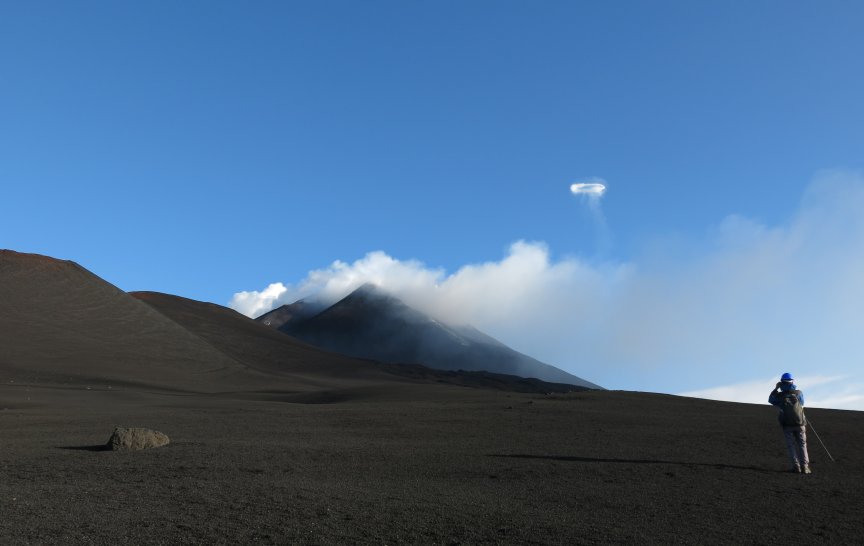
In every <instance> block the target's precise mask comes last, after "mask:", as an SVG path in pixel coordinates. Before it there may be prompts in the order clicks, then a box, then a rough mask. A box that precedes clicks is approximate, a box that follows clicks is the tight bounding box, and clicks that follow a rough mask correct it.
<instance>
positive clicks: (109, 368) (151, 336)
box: [0, 250, 243, 391]
mask: <svg viewBox="0 0 864 546" xmlns="http://www.w3.org/2000/svg"><path fill="white" fill-rule="evenodd" d="M0 367H2V369H3V372H4V374H5V375H6V376H7V377H9V381H18V382H30V383H60V384H88V385H90V384H93V385H108V386H110V385H111V384H118V385H119V384H123V383H140V384H145V385H152V386H157V387H161V388H168V389H180V390H190V389H191V390H201V391H210V390H219V385H218V384H219V383H220V380H221V379H227V378H228V377H229V376H231V375H232V374H235V373H237V372H242V371H243V366H242V365H241V364H239V363H238V362H236V361H235V360H234V359H232V358H230V357H228V356H226V355H225V354H223V353H221V352H220V351H218V350H216V349H215V348H214V347H212V346H211V345H209V344H208V343H206V342H205V341H203V340H202V339H201V338H199V337H197V336H195V335H194V334H192V333H190V332H188V331H187V330H185V329H184V328H182V327H181V326H179V325H178V324H176V323H175V322H173V321H171V320H169V319H167V318H166V317H165V316H164V315H162V314H160V313H158V312H157V311H155V310H154V309H152V308H151V307H150V306H148V305H146V304H144V303H142V302H140V301H138V300H136V299H135V298H133V297H131V296H129V295H128V294H127V293H126V292H123V291H122V290H120V289H118V288H117V287H115V286H113V285H111V284H109V283H108V282H106V281H104V280H102V279H100V278H99V277H97V276H96V275H94V274H92V273H90V272H89V271H87V270H86V269H84V268H83V267H81V266H79V265H78V264H76V263H74V262H71V261H62V260H56V259H53V258H49V257H46V256H39V255H35V254H22V253H18V252H13V251H8V250H4V251H0Z"/></svg>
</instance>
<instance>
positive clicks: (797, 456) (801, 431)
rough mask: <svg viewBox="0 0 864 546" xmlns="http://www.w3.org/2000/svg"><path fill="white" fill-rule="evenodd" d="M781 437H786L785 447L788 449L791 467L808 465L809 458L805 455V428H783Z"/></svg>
mask: <svg viewBox="0 0 864 546" xmlns="http://www.w3.org/2000/svg"><path fill="white" fill-rule="evenodd" d="M783 436H785V437H786V447H787V448H788V449H789V459H790V460H791V461H792V465H793V466H801V467H804V466H807V465H808V464H810V456H809V455H807V428H806V427H804V426H800V427H783Z"/></svg>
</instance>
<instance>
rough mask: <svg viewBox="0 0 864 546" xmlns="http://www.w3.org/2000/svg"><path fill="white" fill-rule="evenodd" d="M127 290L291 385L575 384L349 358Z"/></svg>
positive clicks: (223, 314)
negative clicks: (405, 383) (400, 383)
mask: <svg viewBox="0 0 864 546" xmlns="http://www.w3.org/2000/svg"><path fill="white" fill-rule="evenodd" d="M131 295H132V296H133V297H135V298H137V299H139V300H141V301H144V302H146V303H147V304H149V305H151V306H152V307H153V308H154V309H156V310H158V311H159V312H161V313H163V314H164V315H165V316H167V317H169V318H171V319H172V320H174V321H175V322H177V323H178V324H180V325H182V326H183V327H185V328H187V329H188V330H189V331H191V332H194V333H195V334H197V335H199V336H200V337H201V338H202V339H205V340H207V341H208V342H210V343H211V344H213V345H214V346H215V347H217V348H218V349H220V350H221V351H223V352H225V353H226V354H228V355H230V356H231V357H233V358H235V359H236V360H238V361H240V362H242V363H244V364H246V365H248V366H250V367H252V368H255V369H257V370H260V371H262V372H267V373H272V374H275V375H277V376H280V377H282V378H283V379H284V378H289V379H290V380H291V384H292V385H295V386H301V385H305V386H306V387H316V388H333V389H345V388H351V387H355V386H358V385H361V384H369V383H378V384H381V383H390V384H393V383H394V382H404V381H410V382H414V383H417V382H419V383H446V384H451V385H462V386H467V387H478V388H491V389H498V390H507V391H518V392H552V391H554V392H567V391H570V390H573V389H572V387H571V386H570V385H569V384H557V383H550V382H545V381H539V380H537V379H524V378H522V377H515V376H512V375H505V374H495V373H487V372H456V371H443V370H434V369H430V368H427V367H425V366H419V365H402V364H388V363H382V362H377V361H372V360H366V359H358V358H352V357H348V356H345V355H342V354H338V353H334V352H330V351H326V350H322V349H320V348H318V347H313V346H311V345H307V344H306V343H303V342H301V341H299V340H297V339H295V338H293V337H291V336H289V335H286V334H284V333H282V332H280V331H278V330H275V329H273V328H271V327H269V326H265V325H264V324H262V323H261V322H257V321H255V320H252V319H249V318H247V317H245V316H243V315H241V314H240V313H237V312H235V311H233V310H231V309H228V308H225V307H222V306H219V305H215V304H212V303H203V302H199V301H195V300H190V299H186V298H182V297H179V296H172V295H168V294H160V293H157V292H132V293H131ZM295 310H296V308H295ZM281 316H282V318H285V319H286V321H287V320H290V317H289V316H288V315H286V314H283V315H281ZM291 316H295V317H296V313H295V312H293V311H292V314H291ZM272 318H273V317H272V316H271V319H272ZM284 323H285V322H283V323H282V324H284Z"/></svg>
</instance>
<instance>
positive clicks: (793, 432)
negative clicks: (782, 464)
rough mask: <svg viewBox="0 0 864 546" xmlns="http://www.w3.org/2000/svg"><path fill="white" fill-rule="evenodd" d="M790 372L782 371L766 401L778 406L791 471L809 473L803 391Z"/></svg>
mask: <svg viewBox="0 0 864 546" xmlns="http://www.w3.org/2000/svg"><path fill="white" fill-rule="evenodd" d="M794 381H795V380H794V379H792V374H791V373H788V372H787V373H784V374H783V375H782V376H781V377H780V381H779V382H778V383H777V385H775V387H774V389H773V390H772V391H771V395H770V396H769V397H768V403H769V404H771V405H773V406H777V407H778V408H780V414H779V415H778V419H779V420H780V425H781V426H782V427H783V435H784V436H785V437H786V447H788V448H789V458H790V459H791V460H792V468H791V470H790V471H791V472H796V473H799V474H800V473H804V474H810V457H809V456H808V455H807V430H806V425H807V419H806V418H805V417H804V393H803V392H801V391H799V390H798V387H796V386H795V382H794Z"/></svg>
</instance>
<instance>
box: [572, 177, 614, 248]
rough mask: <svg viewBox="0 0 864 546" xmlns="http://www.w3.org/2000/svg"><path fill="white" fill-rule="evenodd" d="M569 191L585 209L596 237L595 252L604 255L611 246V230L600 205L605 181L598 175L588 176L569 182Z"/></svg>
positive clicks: (604, 190) (604, 191) (604, 189)
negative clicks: (578, 180) (573, 182)
mask: <svg viewBox="0 0 864 546" xmlns="http://www.w3.org/2000/svg"><path fill="white" fill-rule="evenodd" d="M570 192H571V193H573V195H575V196H577V197H578V198H579V200H580V202H581V203H582V205H583V206H584V207H585V208H586V209H587V211H588V214H589V215H590V218H591V223H592V224H593V226H594V229H595V235H596V237H597V254H598V255H599V256H605V255H606V254H607V253H608V252H609V250H610V249H611V247H612V232H611V231H610V230H609V227H608V226H607V224H606V215H605V214H603V209H602V207H601V206H600V199H601V198H602V197H603V195H605V194H606V181H605V180H603V179H602V178H598V177H592V178H588V179H586V180H582V181H580V182H576V183H575V184H571V185H570Z"/></svg>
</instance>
